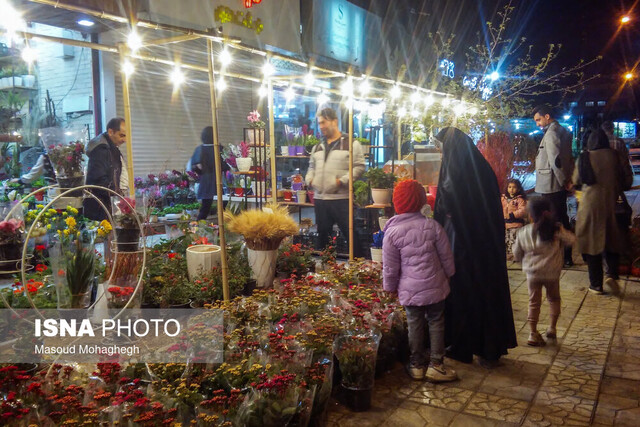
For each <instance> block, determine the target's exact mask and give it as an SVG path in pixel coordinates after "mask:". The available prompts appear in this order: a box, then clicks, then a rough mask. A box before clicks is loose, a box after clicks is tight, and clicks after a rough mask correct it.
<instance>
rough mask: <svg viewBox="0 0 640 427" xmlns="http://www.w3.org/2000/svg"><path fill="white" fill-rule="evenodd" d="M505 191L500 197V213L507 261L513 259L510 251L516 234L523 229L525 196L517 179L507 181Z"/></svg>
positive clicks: (525, 215)
mask: <svg viewBox="0 0 640 427" xmlns="http://www.w3.org/2000/svg"><path fill="white" fill-rule="evenodd" d="M505 190H506V191H505V192H504V194H503V195H502V213H503V215H504V227H505V236H504V239H505V240H504V242H505V245H506V247H507V259H508V260H511V259H513V255H512V254H511V249H512V247H513V242H514V241H515V240H516V233H517V231H518V230H519V229H521V228H522V227H524V219H525V218H526V217H527V196H526V195H525V194H524V190H523V189H522V184H521V183H520V181H518V180H517V179H510V180H508V181H507V188H506V189H505Z"/></svg>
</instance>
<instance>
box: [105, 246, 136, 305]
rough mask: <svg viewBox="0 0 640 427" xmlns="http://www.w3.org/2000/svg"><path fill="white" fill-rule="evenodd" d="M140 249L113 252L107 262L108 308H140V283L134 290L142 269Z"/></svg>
mask: <svg viewBox="0 0 640 427" xmlns="http://www.w3.org/2000/svg"><path fill="white" fill-rule="evenodd" d="M142 257H143V253H142V251H139V252H115V253H113V254H112V259H110V260H109V263H108V271H107V277H109V281H108V282H107V283H106V284H105V296H106V298H107V305H108V307H109V309H122V308H125V307H127V308H140V304H141V303H142V285H141V286H140V288H138V290H137V291H136V287H137V286H138V281H139V279H140V271H141V269H142Z"/></svg>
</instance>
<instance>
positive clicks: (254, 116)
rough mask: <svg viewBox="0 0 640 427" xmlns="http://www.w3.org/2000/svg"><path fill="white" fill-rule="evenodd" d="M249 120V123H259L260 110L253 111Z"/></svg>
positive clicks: (248, 117)
mask: <svg viewBox="0 0 640 427" xmlns="http://www.w3.org/2000/svg"><path fill="white" fill-rule="evenodd" d="M247 120H248V121H249V123H255V122H259V121H260V113H258V110H253V111H252V112H250V113H249V115H248V116H247Z"/></svg>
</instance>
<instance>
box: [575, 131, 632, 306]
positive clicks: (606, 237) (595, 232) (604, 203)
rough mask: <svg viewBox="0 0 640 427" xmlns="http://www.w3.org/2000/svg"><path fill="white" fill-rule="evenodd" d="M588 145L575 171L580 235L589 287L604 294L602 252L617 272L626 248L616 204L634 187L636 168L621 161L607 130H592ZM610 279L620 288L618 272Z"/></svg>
mask: <svg viewBox="0 0 640 427" xmlns="http://www.w3.org/2000/svg"><path fill="white" fill-rule="evenodd" d="M586 148H587V151H584V152H583V153H582V154H580V157H579V158H578V161H577V165H576V168H575V170H574V172H573V182H574V185H575V186H576V187H578V188H580V187H581V188H582V199H581V200H580V204H579V206H578V214H577V217H576V237H577V242H578V244H577V245H578V248H579V249H580V251H581V252H582V257H583V258H584V260H585V262H586V263H587V265H588V266H589V282H590V286H589V290H590V291H592V292H594V293H596V294H602V293H603V289H602V281H603V271H602V256H603V255H604V259H605V262H606V263H607V268H608V270H609V272H617V271H618V260H619V255H620V253H622V252H623V251H624V238H623V236H622V235H621V232H620V228H619V227H618V224H617V222H616V214H615V206H616V201H617V199H618V196H619V195H620V193H621V192H622V191H624V190H628V189H629V188H631V184H632V182H633V172H632V171H631V166H630V165H629V162H624V164H621V162H620V157H619V156H618V153H617V152H616V150H614V149H612V148H610V146H609V138H608V137H607V134H606V133H605V132H604V131H603V130H601V129H598V130H594V131H593V132H591V134H590V135H589V138H588V140H587V147H586ZM610 274H611V273H610ZM606 283H607V285H608V286H610V287H611V288H613V289H616V288H617V283H616V277H615V275H614V274H612V275H611V276H609V277H607V280H606Z"/></svg>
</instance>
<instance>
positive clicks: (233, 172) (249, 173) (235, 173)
mask: <svg viewBox="0 0 640 427" xmlns="http://www.w3.org/2000/svg"><path fill="white" fill-rule="evenodd" d="M231 173H232V174H234V175H257V174H258V171H246V172H240V171H232V172H231Z"/></svg>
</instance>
